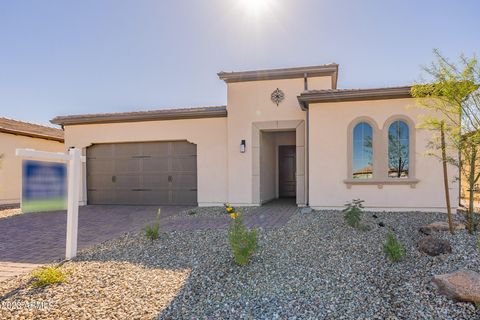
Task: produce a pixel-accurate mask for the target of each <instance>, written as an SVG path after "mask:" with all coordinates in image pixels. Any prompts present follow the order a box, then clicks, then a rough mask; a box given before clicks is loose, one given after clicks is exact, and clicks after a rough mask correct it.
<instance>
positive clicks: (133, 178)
mask: <svg viewBox="0 0 480 320" xmlns="http://www.w3.org/2000/svg"><path fill="white" fill-rule="evenodd" d="M114 184H115V189H117V190H132V189H141V188H142V182H141V179H140V177H139V176H138V175H136V174H120V175H116V176H115V183H114Z"/></svg>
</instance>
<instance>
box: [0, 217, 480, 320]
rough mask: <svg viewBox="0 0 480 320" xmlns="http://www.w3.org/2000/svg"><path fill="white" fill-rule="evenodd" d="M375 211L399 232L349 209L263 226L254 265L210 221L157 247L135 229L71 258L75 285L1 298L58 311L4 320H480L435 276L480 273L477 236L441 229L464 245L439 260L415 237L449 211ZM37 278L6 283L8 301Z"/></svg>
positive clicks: (18, 312)
mask: <svg viewBox="0 0 480 320" xmlns="http://www.w3.org/2000/svg"><path fill="white" fill-rule="evenodd" d="M252 212H254V211H253V210H252ZM269 214H272V215H275V214H278V212H277V211H276V210H272V211H271V212H270V213H269V212H266V213H265V215H266V216H267V215H269ZM372 214H373V212H365V213H364V215H363V217H362V223H363V224H369V225H372V226H375V225H377V223H378V222H380V221H382V222H384V223H385V225H386V226H387V227H386V228H374V230H372V231H371V232H357V231H355V230H353V229H352V228H351V227H349V226H348V225H346V224H345V223H344V217H343V213H341V212H340V211H333V210H332V211H330V210H326V211H314V212H313V213H312V214H300V210H297V213H295V214H294V215H293V216H292V217H291V218H290V220H289V221H288V222H287V223H286V224H285V225H284V226H282V227H280V228H266V229H261V230H259V237H258V245H259V249H258V251H257V252H256V253H255V254H254V255H253V259H252V262H251V263H250V264H249V265H247V266H245V267H239V266H237V265H235V263H234V262H233V259H232V254H231V251H230V248H229V245H228V231H227V230H225V229H222V228H220V229H202V225H201V224H200V223H199V226H198V227H199V230H186V231H165V232H164V233H163V234H162V237H161V239H159V240H157V241H153V242H152V241H149V240H147V239H145V236H144V235H143V234H141V233H138V234H126V235H125V236H122V237H120V238H117V239H114V240H110V241H107V242H105V243H102V244H100V245H97V246H95V247H94V248H91V249H87V250H84V251H82V252H80V253H79V256H78V257H77V258H76V259H74V260H72V261H70V262H67V263H65V265H64V267H63V268H65V271H67V272H69V271H71V273H69V274H68V278H67V280H68V283H65V284H62V285H57V286H52V287H48V288H45V289H41V290H38V289H35V290H33V289H31V288H27V289H26V290H20V291H19V292H17V293H15V294H13V295H11V296H9V297H8V298H5V299H4V300H3V301H2V303H0V308H1V306H4V305H5V306H11V305H15V303H43V302H45V303H47V304H48V305H47V307H48V308H47V309H45V310H34V309H28V308H22V309H14V310H11V309H8V308H4V309H0V319H42V320H50V319H51V320H56V319H92V320H93V319H159V320H161V319H344V320H348V319H435V320H452V319H455V320H470V319H480V310H477V309H476V307H475V305H473V304H472V303H457V302H456V301H454V300H451V299H448V298H447V297H445V296H443V295H439V294H435V293H434V292H432V286H433V284H432V283H431V280H432V276H433V275H437V274H445V273H448V272H451V271H452V270H462V269H468V270H474V271H479V270H480V252H479V251H478V250H477V247H476V241H477V239H476V237H472V236H471V235H469V234H468V233H466V232H459V233H457V234H455V235H451V234H450V233H449V232H443V233H438V235H437V237H438V238H440V239H445V240H448V241H449V242H450V243H452V244H453V243H454V244H455V250H454V251H453V252H452V253H451V254H449V255H448V256H443V257H440V258H438V259H432V258H431V257H430V256H428V255H426V254H421V253H419V252H417V251H416V250H417V248H416V245H417V240H418V238H417V237H415V236H412V235H416V230H417V227H416V226H420V225H427V224H428V223H430V222H432V221H440V220H441V219H443V218H444V216H445V215H444V214H443V213H420V212H395V213H392V212H376V213H375V214H376V215H377V216H378V220H374V219H373V218H372ZM197 215H200V216H203V217H209V216H212V217H214V216H215V215H225V213H222V212H221V208H220V209H219V208H217V209H215V211H214V210H212V212H208V209H205V208H198V209H197V214H196V215H193V216H192V218H190V219H192V220H193V221H189V222H195V221H196V220H195V219H196V218H195V217H196V216H197ZM184 216H188V214H185V213H184ZM202 219H203V218H202ZM225 219H227V217H225ZM198 221H199V222H202V220H201V219H198ZM192 225H195V224H194V223H192ZM391 226H395V229H396V230H397V231H396V232H395V236H396V237H397V238H398V239H399V240H400V241H401V242H402V244H403V245H404V247H405V249H406V250H407V252H408V253H407V256H406V258H405V259H404V260H403V261H402V262H401V263H398V264H396V265H394V266H393V265H392V263H390V262H388V261H387V260H386V259H385V256H384V254H383V244H384V242H385V237H386V234H387V233H388V231H389V230H391ZM417 236H418V235H417ZM0 243H1V241H0ZM28 279H29V278H28V277H23V278H22V277H17V278H12V279H10V280H7V281H5V282H2V283H0V296H4V295H5V294H7V293H8V292H11V291H12V290H14V289H15V288H18V286H19V285H21V284H22V283H26V281H28Z"/></svg>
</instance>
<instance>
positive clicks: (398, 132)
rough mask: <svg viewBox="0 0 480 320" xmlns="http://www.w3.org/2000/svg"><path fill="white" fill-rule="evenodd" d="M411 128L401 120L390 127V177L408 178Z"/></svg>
mask: <svg viewBox="0 0 480 320" xmlns="http://www.w3.org/2000/svg"><path fill="white" fill-rule="evenodd" d="M409 148H410V145H409V129H408V125H407V124H406V123H405V122H404V121H401V120H397V121H395V122H393V123H392V124H391V125H390V127H389V128H388V177H390V178H408V168H409V156H410V150H409Z"/></svg>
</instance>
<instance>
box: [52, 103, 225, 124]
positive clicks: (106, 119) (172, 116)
mask: <svg viewBox="0 0 480 320" xmlns="http://www.w3.org/2000/svg"><path fill="white" fill-rule="evenodd" d="M226 116H227V108H226V106H214V107H198V108H178V109H160V110H150V111H135V112H116V113H98V114H83V115H71V116H58V117H55V118H54V119H52V120H50V122H51V123H54V124H61V125H78V124H93V123H114V122H136V121H156V120H179V119H200V118H219V117H226Z"/></svg>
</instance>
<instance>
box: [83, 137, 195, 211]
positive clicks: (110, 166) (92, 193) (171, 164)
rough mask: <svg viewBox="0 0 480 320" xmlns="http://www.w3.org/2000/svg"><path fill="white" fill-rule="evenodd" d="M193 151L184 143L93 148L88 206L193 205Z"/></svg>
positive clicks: (90, 148) (88, 167)
mask: <svg viewBox="0 0 480 320" xmlns="http://www.w3.org/2000/svg"><path fill="white" fill-rule="evenodd" d="M196 150H197V147H196V145H194V144H191V143H188V142H185V141H175V142H138V143H118V144H105V145H93V146H91V147H89V148H88V149H87V170H88V173H87V179H88V180H87V189H88V201H89V203H90V204H132V205H135V204H144V205H149V204H151V205H161V204H196V203H197V191H196V190H197V157H196Z"/></svg>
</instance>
